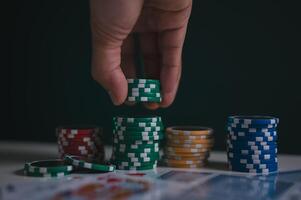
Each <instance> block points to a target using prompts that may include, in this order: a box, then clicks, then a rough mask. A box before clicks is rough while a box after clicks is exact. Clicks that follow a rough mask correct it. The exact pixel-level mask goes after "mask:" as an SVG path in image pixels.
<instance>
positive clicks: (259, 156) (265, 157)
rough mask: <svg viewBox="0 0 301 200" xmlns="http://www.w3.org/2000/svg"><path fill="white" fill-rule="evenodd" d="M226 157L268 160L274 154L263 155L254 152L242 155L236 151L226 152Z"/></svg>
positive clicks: (273, 156) (274, 155)
mask: <svg viewBox="0 0 301 200" xmlns="http://www.w3.org/2000/svg"><path fill="white" fill-rule="evenodd" d="M227 155H228V157H229V158H230V159H232V158H239V159H253V160H270V159H273V158H275V157H276V154H263V155H256V154H249V155H242V154H238V153H233V152H228V153H227Z"/></svg>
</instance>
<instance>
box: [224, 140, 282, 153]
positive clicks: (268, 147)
mask: <svg viewBox="0 0 301 200" xmlns="http://www.w3.org/2000/svg"><path fill="white" fill-rule="evenodd" d="M228 149H229V150H231V149H236V150H241V149H247V150H264V151H271V150H274V149H277V145H260V146H259V145H246V144H242V143H241V144H239V145H238V144H236V145H233V144H232V143H231V142H228Z"/></svg>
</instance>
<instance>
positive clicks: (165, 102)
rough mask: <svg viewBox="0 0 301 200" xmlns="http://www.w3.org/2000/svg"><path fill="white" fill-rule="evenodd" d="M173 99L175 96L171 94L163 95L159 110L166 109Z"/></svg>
mask: <svg viewBox="0 0 301 200" xmlns="http://www.w3.org/2000/svg"><path fill="white" fill-rule="evenodd" d="M174 99H175V94H174V93H173V92H169V93H164V94H163V99H162V102H161V103H160V107H161V108H167V107H168V106H170V105H171V104H172V103H173V101H174Z"/></svg>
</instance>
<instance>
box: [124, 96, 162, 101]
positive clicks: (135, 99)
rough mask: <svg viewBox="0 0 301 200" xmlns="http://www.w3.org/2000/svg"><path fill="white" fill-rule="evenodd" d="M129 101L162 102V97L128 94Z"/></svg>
mask: <svg viewBox="0 0 301 200" xmlns="http://www.w3.org/2000/svg"><path fill="white" fill-rule="evenodd" d="M126 100H127V101H134V102H161V101H162V97H146V96H140V97H133V96H128V97H127V99H126Z"/></svg>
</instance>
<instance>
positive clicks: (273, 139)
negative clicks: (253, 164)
mask: <svg viewBox="0 0 301 200" xmlns="http://www.w3.org/2000/svg"><path fill="white" fill-rule="evenodd" d="M228 137H229V140H230V141H238V142H247V141H254V142H276V141H277V136H274V137H273V136H269V137H261V136H236V135H228Z"/></svg>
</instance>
